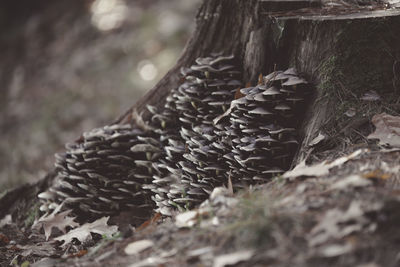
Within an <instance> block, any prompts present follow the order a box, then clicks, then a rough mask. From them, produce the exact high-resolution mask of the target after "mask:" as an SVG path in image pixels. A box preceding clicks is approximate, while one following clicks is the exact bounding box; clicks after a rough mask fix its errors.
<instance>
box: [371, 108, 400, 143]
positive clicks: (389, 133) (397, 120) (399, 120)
mask: <svg viewBox="0 0 400 267" xmlns="http://www.w3.org/2000/svg"><path fill="white" fill-rule="evenodd" d="M372 123H373V124H374V125H375V127H376V129H375V132H373V133H371V134H370V135H368V139H378V140H379V144H380V145H390V146H392V147H400V117H399V116H391V115H388V114H386V113H381V114H377V115H375V116H374V117H373V118H372Z"/></svg>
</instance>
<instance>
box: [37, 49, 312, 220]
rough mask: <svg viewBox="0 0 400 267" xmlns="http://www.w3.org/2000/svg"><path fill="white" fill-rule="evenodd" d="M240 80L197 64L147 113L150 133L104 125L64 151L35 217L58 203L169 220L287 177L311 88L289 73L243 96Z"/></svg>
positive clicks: (223, 62) (217, 63)
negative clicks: (212, 199)
mask: <svg viewBox="0 0 400 267" xmlns="http://www.w3.org/2000/svg"><path fill="white" fill-rule="evenodd" d="M241 73H242V72H241V70H240V69H239V68H238V67H237V64H236V62H235V59H234V57H233V56H221V55H213V56H210V57H204V58H198V59H197V60H196V61H195V63H194V65H193V66H190V67H187V68H182V69H181V75H182V76H183V82H182V84H181V85H180V86H179V87H178V88H175V89H173V90H171V92H170V94H169V96H168V97H167V98H166V100H165V104H164V105H163V106H161V107H154V106H147V110H148V112H149V113H150V114H151V118H150V119H149V120H148V121H146V122H144V123H145V124H146V125H147V126H148V127H146V129H142V128H140V127H138V126H132V125H130V124H127V125H111V126H105V127H102V128H97V129H94V130H92V131H89V132H86V133H84V134H83V136H82V137H81V138H80V139H79V140H77V141H76V142H73V143H71V144H67V145H66V152H65V153H64V154H56V162H55V166H56V170H57V177H56V179H55V180H54V182H53V185H52V186H51V187H50V188H49V189H48V190H47V191H46V192H43V193H41V194H39V198H40V199H41V201H42V204H43V205H42V206H41V209H42V210H43V211H47V210H51V209H54V207H55V206H56V205H57V204H59V203H61V202H63V203H65V205H66V206H67V207H68V208H72V209H73V210H74V212H75V213H76V214H77V215H78V216H79V215H82V216H85V218H88V219H89V218H96V217H100V216H105V215H113V214H116V213H118V212H119V211H122V210H126V209H135V210H136V211H137V212H138V214H139V213H140V214H141V216H142V215H144V216H148V215H149V214H150V213H151V212H152V211H153V210H154V209H155V210H156V211H158V212H160V213H161V214H163V215H166V216H170V215H172V214H173V212H174V210H176V209H187V208H192V207H194V206H195V205H197V204H199V203H200V202H202V201H203V200H204V199H206V198H207V197H208V196H209V194H210V193H211V192H212V190H213V188H215V187H217V186H221V185H227V184H228V181H229V179H231V181H232V183H233V186H234V188H236V189H237V188H242V187H244V186H246V185H249V184H254V183H262V182H266V181H268V180H269V179H270V178H271V177H273V176H276V175H279V174H281V173H283V172H284V171H285V170H287V169H288V167H289V165H290V163H291V160H292V158H293V156H294V153H295V152H296V150H297V146H298V141H299V140H298V132H297V129H298V127H299V126H300V123H301V118H299V114H303V113H304V108H305V106H306V103H305V100H306V99H307V98H308V97H307V95H308V94H310V93H311V89H310V86H309V84H308V83H307V82H306V81H305V80H304V79H303V78H301V77H299V75H298V74H297V72H296V70H295V69H293V68H292V69H288V70H286V71H275V72H273V73H271V74H269V75H267V76H265V77H263V79H260V80H261V81H260V84H259V85H257V86H253V87H247V88H242V87H243V86H242V81H241V79H242V77H241ZM240 88H241V89H240Z"/></svg>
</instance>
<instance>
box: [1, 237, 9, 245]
mask: <svg viewBox="0 0 400 267" xmlns="http://www.w3.org/2000/svg"><path fill="white" fill-rule="evenodd" d="M8 243H10V239H9V238H8V237H7V236H5V235H3V234H0V245H7V244H8Z"/></svg>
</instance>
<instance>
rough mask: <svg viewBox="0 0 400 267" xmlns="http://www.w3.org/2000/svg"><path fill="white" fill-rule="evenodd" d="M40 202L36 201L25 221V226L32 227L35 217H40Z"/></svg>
mask: <svg viewBox="0 0 400 267" xmlns="http://www.w3.org/2000/svg"><path fill="white" fill-rule="evenodd" d="M39 208H40V203H35V204H34V205H33V206H32V207H31V209H30V210H29V212H28V214H27V216H26V219H25V221H24V225H25V227H26V228H27V227H30V226H32V224H33V223H34V222H35V219H36V218H38V217H39V213H40V209H39Z"/></svg>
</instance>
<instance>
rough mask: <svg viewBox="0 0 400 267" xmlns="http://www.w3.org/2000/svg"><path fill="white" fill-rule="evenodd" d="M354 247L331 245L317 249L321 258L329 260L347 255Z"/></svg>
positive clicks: (348, 244) (349, 245) (347, 244)
mask: <svg viewBox="0 0 400 267" xmlns="http://www.w3.org/2000/svg"><path fill="white" fill-rule="evenodd" d="M353 249H354V247H353V245H351V244H350V243H345V244H331V245H327V246H324V247H322V248H320V249H318V252H319V254H320V255H321V256H323V257H326V258H330V257H337V256H340V255H343V254H347V253H349V252H351V251H353Z"/></svg>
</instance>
